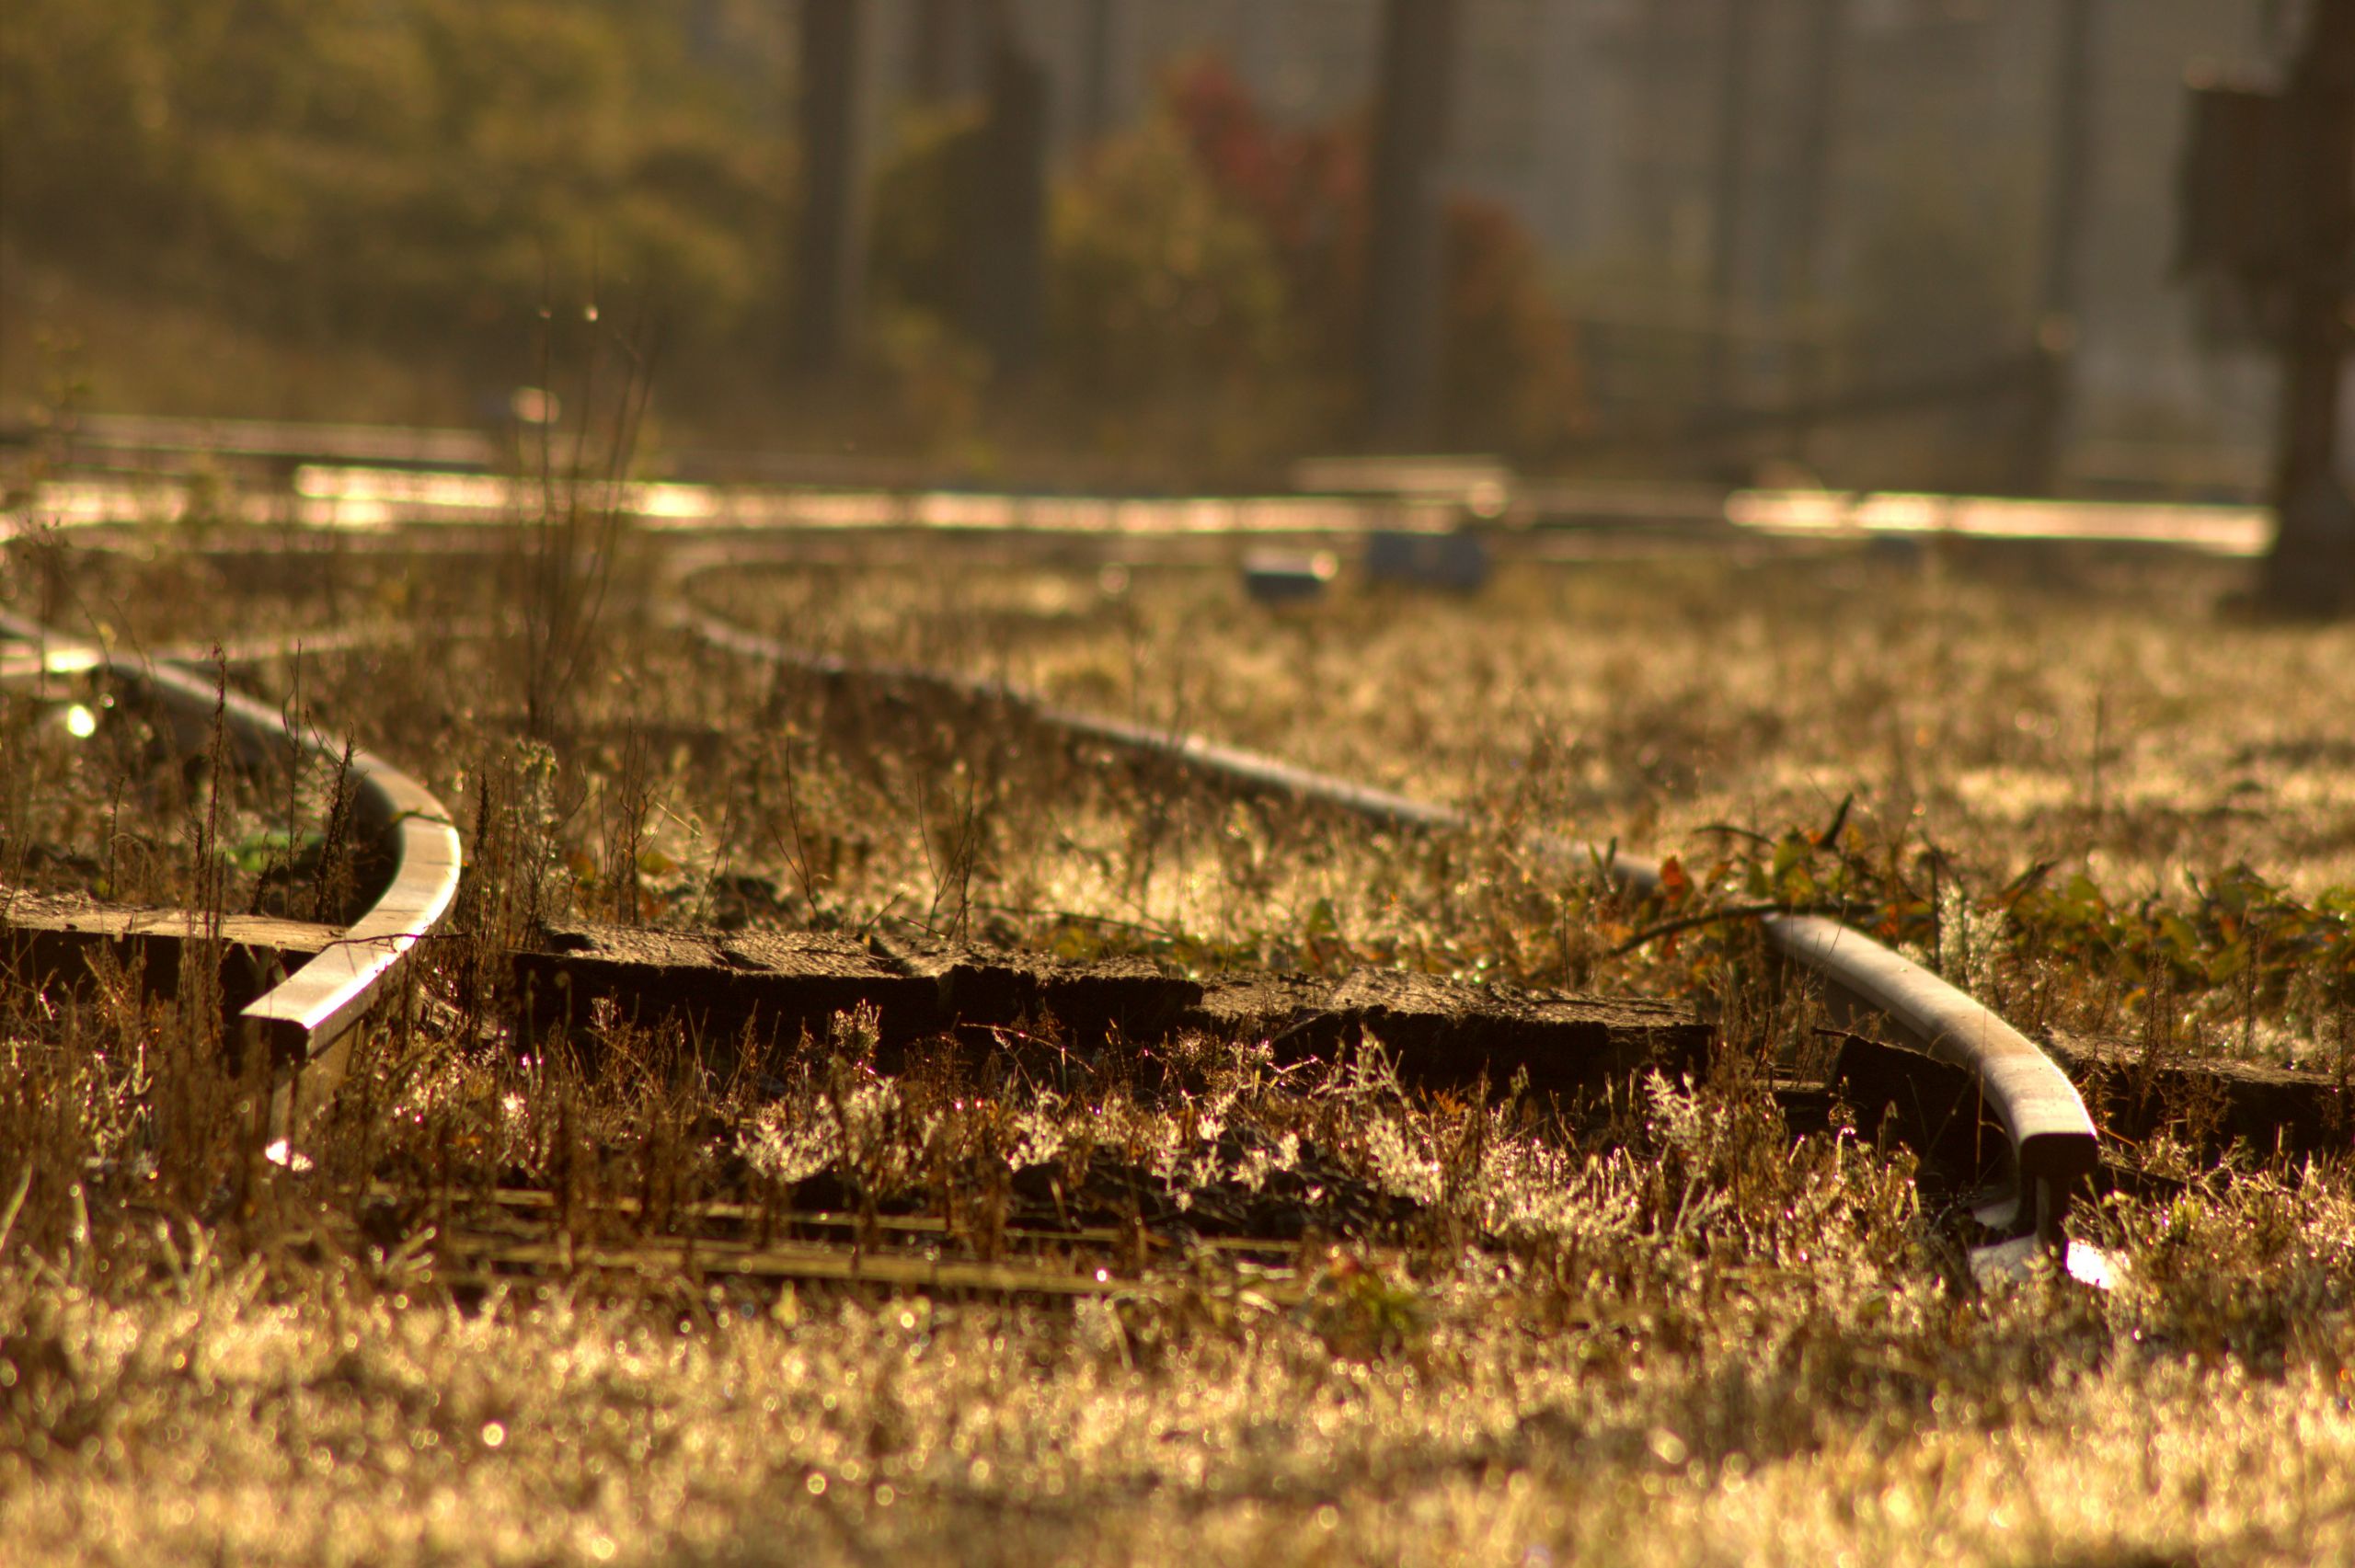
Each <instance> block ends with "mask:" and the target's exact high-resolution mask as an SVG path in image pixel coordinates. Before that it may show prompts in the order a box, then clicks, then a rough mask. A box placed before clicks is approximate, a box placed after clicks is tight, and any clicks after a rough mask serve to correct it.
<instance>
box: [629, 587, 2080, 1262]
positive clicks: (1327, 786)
mask: <svg viewBox="0 0 2355 1568" xmlns="http://www.w3.org/2000/svg"><path fill="white" fill-rule="evenodd" d="M676 620H677V622H678V624H680V625H681V626H683V627H684V629H685V630H687V631H689V632H690V633H692V634H693V635H695V636H697V637H699V638H701V639H702V640H704V641H705V642H707V643H709V644H710V645H712V646H713V647H719V648H722V649H724V650H726V651H728V652H729V653H732V654H735V655H738V656H740V657H744V658H753V659H757V660H761V661H764V662H767V663H770V664H775V665H783V666H789V667H793V668H798V669H800V670H807V671H809V672H810V673H812V674H817V675H821V676H828V677H833V678H838V679H839V678H852V677H856V678H863V679H868V680H875V681H890V682H899V683H902V684H910V685H917V686H923V687H927V688H930V689H932V690H935V691H938V692H946V693H948V694H950V695H952V696H955V697H958V698H960V699H963V700H965V701H968V702H978V703H984V704H999V705H1002V706H1005V707H1008V708H1012V709H1016V710H1018V711H1020V712H1021V713H1023V714H1024V715H1026V716H1027V717H1028V718H1029V719H1030V720H1031V721H1032V722H1034V723H1037V724H1040V725H1041V726H1043V727H1047V728H1050V729H1054V730H1058V731H1061V732H1063V733H1064V734H1066V735H1069V736H1071V737H1073V738H1077V739H1082V740H1087V741H1093V742H1097V743H1099V744H1104V745H1109V746H1112V747H1115V748H1119V749H1121V750H1130V751H1135V752H1140V753H1143V754H1145V755H1149V756H1153V757H1155V758H1159V759H1161V760H1164V761H1168V762H1171V763H1173V764H1175V765H1177V766H1179V767H1181V768H1186V769H1189V770H1192V771H1195V772H1198V773H1207V774H1211V775H1213V776H1216V777H1219V778H1222V779H1223V780H1225V781H1227V782H1229V783H1231V784H1240V785H1243V786H1245V787H1246V788H1250V789H1255V790H1261V791H1266V792H1269V793H1273V794H1278V795H1288V796H1292V797H1293V798H1296V799H1302V800H1310V801H1315V802H1318V803H1320V804H1323V805H1326V806H1330V807H1336V808H1338V809H1340V810H1343V811H1347V812H1350V813H1351V814H1353V815H1356V816H1358V817H1361V818H1366V819H1368V820H1370V821H1374V822H1379V823H1382V824H1384V826H1387V827H1393V828H1401V829H1407V830H1418V831H1448V832H1455V831H1464V830H1469V829H1471V828H1472V827H1473V826H1474V825H1475V824H1474V822H1473V819H1472V818H1471V817H1470V816H1469V815H1467V814H1466V813H1465V812H1462V811H1459V810H1454V809H1451V808H1449V807H1441V806H1434V805H1430V804H1429V803H1427V802H1424V801H1419V800H1415V799H1413V798H1411V797H1409V796H1407V795H1398V794H1396V793H1394V792H1391V791H1388V790H1382V789H1376V788H1373V787H1371V786H1369V785H1366V784H1359V783H1356V782H1354V781H1352V780H1349V779H1343V778H1338V777H1335V776H1334V775H1332V774H1328V773H1317V772H1315V771H1314V770H1311V769H1307V768H1301V767H1296V766H1293V765H1292V764H1291V763H1287V762H1283V761H1278V760H1276V759H1274V758H1270V757H1267V756H1263V755H1261V754H1259V753H1258V752H1254V751H1247V750H1242V749H1240V748H1237V747H1232V746H1224V745H1221V744H1219V743H1217V742H1214V741H1211V740H1206V739H1204V738H1200V737H1199V736H1195V735H1189V734H1185V733H1182V732H1175V731H1169V730H1163V729H1155V728H1154V727H1150V726H1146V725H1141V724H1135V723H1130V722H1126V721H1123V720H1120V719H1110V718H1105V717H1101V716H1099V715H1093V714H1086V713H1081V712H1077V711H1075V710H1073V709H1069V708H1064V707H1061V706H1058V705H1056V704H1053V703H1051V702H1049V701H1048V700H1046V699H1045V698H1044V697H1042V696H1040V694H1038V693H1036V692H1029V691H1027V690H1025V689H1023V688H1021V687H1018V686H1014V685H1011V684H1008V683H1006V682H1004V681H990V680H983V679H978V678H975V677H971V676H964V675H959V674H954V673H950V672H947V671H942V670H926V669H921V668H916V667H911V666H903V665H871V666H870V665H857V664H854V663H852V662H850V661H848V660H845V659H843V658H838V657H835V656H833V655H830V654H822V653H815V652H810V651H807V650H803V649H798V648H794V647H790V646H788V645H787V644H784V643H780V642H777V641H775V639H773V638H769V637H764V636H762V635H759V634H757V633H753V632H750V631H747V630H745V629H743V628H741V627H739V626H735V625H731V624H729V623H728V622H726V621H723V620H721V619H719V618H718V617H717V616H714V615H710V614H708V613H706V612H700V611H695V610H693V609H689V608H684V607H682V608H681V609H680V610H679V611H678V612H677V614H676ZM1531 842H1532V843H1533V844H1534V847H1536V848H1537V849H1539V850H1540V851H1541V852H1542V853H1545V854H1546V855H1547V856H1548V857H1549V858H1551V859H1553V860H1555V861H1557V862H1558V863H1561V864H1590V865H1592V866H1593V867H1594V868H1596V869H1597V870H1598V871H1600V872H1602V873H1603V875H1604V876H1610V877H1613V878H1615V879H1617V880H1618V881H1620V882H1622V883H1624V884H1626V885H1627V886H1630V887H1635V888H1637V890H1639V891H1645V892H1649V891H1653V890H1656V889H1657V888H1658V887H1660V864H1659V863H1658V862H1656V861H1652V860H1648V859H1646V858H1644V857H1642V856H1640V855H1633V854H1629V853H1626V852H1625V851H1623V850H1620V849H1618V848H1617V847H1616V846H1610V845H1595V844H1590V843H1581V842H1579V841H1574V840H1569V839H1565V838H1561V837H1559V836H1557V835H1554V834H1538V835H1535V836H1534V838H1533V839H1532V841H1531ZM1759 924H1760V927H1761V929H1762V930H1763V933H1764V934H1765V937H1766V940H1767V942H1768V944H1769V945H1770V946H1771V947H1772V948H1773V949H1774V950H1775V952H1776V953H1777V954H1778V955H1780V956H1783V957H1785V958H1786V959H1788V960H1790V961H1792V962H1794V963H1796V964H1798V965H1799V966H1800V967H1803V968H1805V969H1808V970H1809V971H1810V972H1812V973H1814V974H1816V975H1818V976H1820V977H1821V979H1822V980H1823V981H1824V983H1825V985H1826V987H1827V988H1828V990H1829V993H1830V995H1829V1000H1830V1001H1832V1002H1833V1003H1834V1004H1835V1006H1838V1007H1841V1008H1844V1009H1846V1010H1849V1011H1852V1012H1853V1011H1862V1012H1866V1013H1873V1014H1877V1015H1878V1016H1879V1017H1881V1018H1883V1019H1885V1020H1887V1021H1888V1023H1889V1024H1890V1026H1891V1028H1892V1029H1893V1030H1894V1032H1895V1033H1896V1034H1897V1035H1898V1036H1900V1037H1901V1040H1902V1041H1903V1042H1904V1043H1905V1044H1908V1045H1912V1046H1914V1047H1918V1048H1920V1049H1922V1050H1924V1051H1926V1052H1928V1053H1929V1054H1930V1055H1931V1056H1933V1057H1936V1058H1937V1059H1940V1060H1943V1061H1946V1062H1948V1063H1951V1064H1952V1065H1954V1066H1956V1067H1959V1068H1960V1069H1962V1070H1965V1071H1967V1072H1968V1073H1970V1075H1971V1076H1972V1078H1973V1079H1974V1080H1975V1081H1976V1082H1977V1083H1978V1085H1979V1089H1980V1093H1981V1096H1982V1100H1983V1102H1984V1103H1985V1104H1986V1105H1987V1106H1988V1108H1989V1109H1991V1110H1992V1111H1993V1113H1994V1116H1995V1117H1996V1120H1997V1121H1998V1122H1999V1123H2000V1124H2001V1126H2002V1127H2003V1129H2004V1133H2005V1138H2006V1139H2007V1141H2008V1143H2009V1145H2010V1149H2011V1155H2012V1173H2013V1185H2012V1190H2011V1191H2010V1192H2009V1193H2008V1194H2004V1195H1999V1196H1997V1197H1996V1198H1995V1199H1994V1200H1993V1201H1991V1202H1990V1203H1988V1204H1987V1205H1985V1206H1983V1207H1982V1208H1981V1210H1980V1211H1979V1217H1980V1219H1982V1221H1983V1222H1985V1223H1987V1224H1988V1225H1989V1226H1990V1227H1991V1228H1992V1229H1994V1230H2001V1231H2003V1232H2005V1233H2006V1234H2009V1235H2014V1236H2029V1237H2033V1238H2035V1239H2037V1240H2038V1241H2039V1242H2042V1243H2043V1244H2045V1245H2048V1246H2052V1247H2056V1248H2057V1247H2060V1246H2062V1245H2063V1244H2064V1243H2065V1242H2066V1230H2065V1223H2066V1219H2067V1213H2068V1208H2069V1205H2070V1203H2071V1202H2072V1201H2073V1199H2074V1198H2075V1197H2076V1196H2078V1195H2079V1194H2081V1193H2083V1192H2084V1191H2085V1190H2086V1188H2087V1185H2088V1184H2089V1183H2090V1181H2091V1178H2092V1176H2093V1174H2094V1172H2095V1170H2096V1169H2097V1165H2098V1163H2099V1157H2100V1156H2099V1144H2098V1139H2097V1134H2096V1132H2095V1129H2094V1125H2093V1119H2092V1117H2091V1116H2089V1115H2087V1113H2086V1110H2085V1101H2084V1100H2083V1099H2082V1098H2081V1097H2080V1096H2079V1095H2078V1093H2077V1090H2076V1087H2075V1085H2074V1084H2073V1083H2071V1082H2070V1081H2069V1079H2068V1076H2067V1074H2065V1073H2064V1072H2062V1070H2061V1068H2060V1066H2059V1065H2058V1064H2057V1063H2055V1062H2054V1061H2053V1060H2052V1059H2051V1057H2049V1056H2047V1055H2046V1054H2045V1053H2044V1052H2043V1051H2042V1050H2040V1049H2039V1048H2038V1047H2037V1046H2036V1045H2035V1043H2034V1042H2032V1041H2031V1040H2029V1039H2028V1037H2027V1036H2025V1035H2023V1034H2021V1033H2020V1032H2019V1031H2018V1030H2017V1029H2016V1028H2014V1027H2013V1026H2012V1025H2011V1024H2007V1023H2005V1021H2004V1020H2003V1019H2002V1018H2001V1017H1999V1016H1998V1015H1997V1014H1996V1013H1994V1012H1993V1010H1992V1009H1991V1008H1989V1007H1988V1006H1986V1004H1984V1003H1983V1002H1981V1001H1977V1000H1976V999H1975V998H1973V997H1971V996H1970V994H1968V993H1967V992H1965V991H1963V990H1960V989H1959V988H1958V987H1956V986H1954V985H1951V984H1949V983H1948V982H1947V981H1946V980H1944V979H1940V978H1939V977H1938V976H1936V975H1935V974H1933V973H1931V972H1930V971H1929V970H1928V969H1925V968H1924V967H1922V966H1921V965H1919V964H1916V963H1914V962H1913V960H1912V959H1910V958H1907V957H1906V956H1904V955H1902V954H1901V953H1898V952H1897V951H1895V950H1894V949H1892V948H1890V947H1888V946H1886V945H1884V944H1881V943H1879V942H1877V941H1875V940H1874V939H1873V938H1871V937H1869V936H1867V935H1866V934H1865V933H1862V932H1859V931H1856V930H1854V929H1853V928H1851V927H1848V926H1845V925H1843V924H1842V923H1840V922H1839V921H1834V920H1831V919H1829V918H1827V917H1825V916H1821V915H1812V914H1798V913H1790V914H1772V915H1767V916H1764V917H1763V918H1762V919H1761V920H1760V921H1759Z"/></svg>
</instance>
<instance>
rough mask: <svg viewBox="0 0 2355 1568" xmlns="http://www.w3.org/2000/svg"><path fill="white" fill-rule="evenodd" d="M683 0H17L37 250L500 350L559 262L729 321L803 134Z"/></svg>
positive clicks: (195, 293)
mask: <svg viewBox="0 0 2355 1568" xmlns="http://www.w3.org/2000/svg"><path fill="white" fill-rule="evenodd" d="M681 4H684V0H656V3H652V4H626V3H624V0H572V3H559V0H169V3H167V0H9V4H8V12H7V20H6V26H5V27H0V218H4V220H5V223H6V238H7V242H8V243H9V245H11V246H15V247H17V248H19V249H20V251H21V252H22V253H23V254H25V255H27V256H28V257H30V258H35V259H38V260H40V261H44V262H49V263H52V264H56V265H63V266H68V267H71V268H73V269H75V270H76V272H77V273H80V274H82V275H86V276H91V277H95V278H97V279H99V280H103V281H105V282H107V283H109V285H112V286H117V287H122V288H128V289H151V290H159V291H168V292H171V293H172V294H173V295H174V296H175V297H178V298H181V299H186V300H190V301H191V302H195V303H208V304H210V305H212V306H213V307H214V308H218V309H224V310H227V311H230V312H233V313H236V314H237V315H241V316H243V317H245V318H246V319H247V320H249V321H252V322H254V323H256V324H258V325H260V326H264V327H265V328H268V329H270V330H273V331H281V332H283V331H292V332H295V333H299V334H302V335H304V336H307V337H314V338H316V337H323V336H326V337H349V338H373V339H375V340H378V341H387V340H390V341H398V342H400V343H401V344H402V345H403V346H404V347H408V348H411V349H414V348H415V347H416V346H417V345H418V344H419V343H421V342H424V343H435V344H439V345H441V346H442V348H443V349H447V350H449V351H452V352H454V353H468V352H478V351H480V345H481V344H482V343H483V341H484V339H485V336H486V334H485V332H484V329H485V328H486V327H487V326H495V325H496V324H499V323H502V322H512V323H515V324H517V325H518V326H519V329H520V326H521V324H522V323H523V322H527V321H528V320H529V319H530V317H531V315H532V313H533V312H534V310H535V309H536V307H537V304H538V303H539V301H540V299H541V297H542V294H543V292H544V291H545V289H546V287H547V285H548V282H549V280H550V277H551V275H552V274H553V275H554V277H555V278H556V279H557V281H558V282H559V284H560V285H561V284H563V283H565V282H566V281H568V280H569V281H570V282H572V283H573V284H574V286H585V284H586V281H587V280H589V279H590V278H591V277H592V275H593V276H595V277H598V278H600V279H602V280H603V282H604V283H605V284H606V285H608V286H614V285H628V286H634V287H637V288H640V289H649V290H655V291H659V292H660V293H661V297H662V298H663V299H664V301H665V302H666V303H667V305H668V313H669V315H671V316H672V318H673V319H674V323H675V326H677V327H678V328H680V329H681V330H683V331H684V333H685V334H686V335H688V336H690V337H696V336H699V337H702V338H707V339H708V338H720V337H722V336H724V335H726V334H728V333H729V332H730V331H731V330H732V329H733V328H735V327H737V326H740V325H741V322H742V320H743V319H744V317H745V316H746V315H747V314H748V313H750V312H752V310H754V309H755V308H756V306H757V305H758V304H759V303H760V302H761V301H762V300H763V299H764V295H766V294H767V293H769V292H771V291H770V290H769V289H768V288H767V286H766V283H767V279H768V278H769V277H771V276H774V275H775V263H774V259H773V257H772V256H771V254H770V253H771V252H773V251H774V250H775V247H776V245H777V239H778V234H779V231H780V230H781V228H782V226H783V223H782V220H783V215H784V208H785V198H784V197H783V196H782V195H781V194H780V191H781V189H782V188H783V186H784V185H785V183H786V182H785V180H784V178H783V176H782V173H781V168H782V159H781V152H782V148H781V143H779V141H778V139H777V138H776V137H775V136H774V135H773V134H769V133H767V132H764V131H763V130H762V129H761V128H760V126H759V125H758V123H757V121H756V120H755V119H754V117H753V116H752V114H751V113H750V112H749V110H748V109H747V107H746V105H745V104H744V102H743V99H742V97H741V92H740V91H739V90H738V89H737V87H736V86H733V85H732V84H729V83H728V82H726V81H724V80H722V79H720V78H718V77H717V76H715V75H713V74H710V73H708V72H707V71H704V70H703V69H701V68H699V67H697V66H695V64H694V63H692V62H690V61H689V60H688V58H687V57H686V54H685V50H684V41H685V38H686V36H687V35H686V31H685V29H684V26H683V25H682V23H681V19H680V17H679V16H678V15H677V14H676V13H677V11H678V7H679V6H680V5H681Z"/></svg>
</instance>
